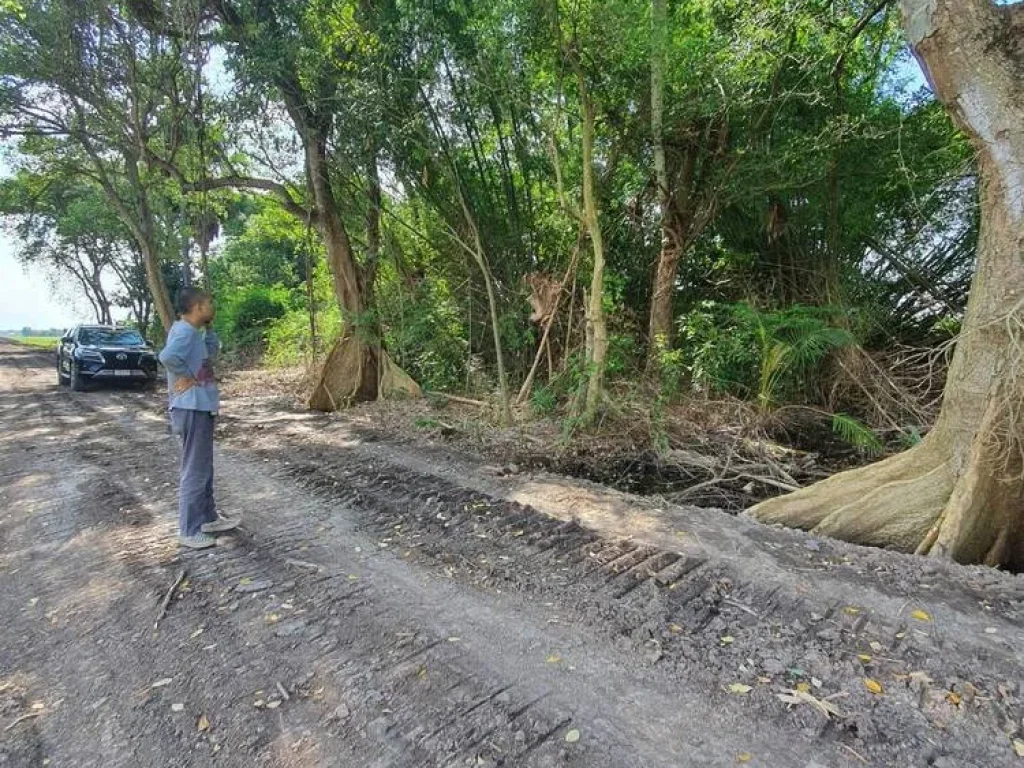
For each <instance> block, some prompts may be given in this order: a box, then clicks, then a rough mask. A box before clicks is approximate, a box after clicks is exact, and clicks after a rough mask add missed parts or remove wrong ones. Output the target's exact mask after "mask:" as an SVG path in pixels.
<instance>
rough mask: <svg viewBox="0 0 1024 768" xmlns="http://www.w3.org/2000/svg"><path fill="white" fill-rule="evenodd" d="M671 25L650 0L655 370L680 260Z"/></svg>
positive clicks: (667, 339)
mask: <svg viewBox="0 0 1024 768" xmlns="http://www.w3.org/2000/svg"><path fill="white" fill-rule="evenodd" d="M667 25H668V11H667V3H666V0H651V137H652V142H653V146H654V181H655V183H656V184H657V185H658V205H659V206H660V207H661V252H660V254H659V255H658V266H657V269H656V271H655V275H654V290H653V292H652V293H651V319H650V329H649V333H648V344H649V347H648V351H647V364H648V365H647V367H648V370H649V371H652V370H656V369H657V367H658V360H659V359H660V356H661V352H662V351H663V350H665V349H667V348H668V346H669V344H670V343H671V337H672V298H673V295H674V293H675V282H676V269H677V267H678V264H679V256H680V253H679V238H678V234H677V233H676V232H674V231H673V228H672V210H673V202H672V192H671V190H670V188H669V181H668V169H667V168H666V165H665V143H664V126H663V119H664V114H665V110H664V98H665V33H666V27H667Z"/></svg>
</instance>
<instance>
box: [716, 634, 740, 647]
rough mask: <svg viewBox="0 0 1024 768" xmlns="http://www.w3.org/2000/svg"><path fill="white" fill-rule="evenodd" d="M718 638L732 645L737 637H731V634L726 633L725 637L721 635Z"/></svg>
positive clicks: (723, 642) (723, 643)
mask: <svg viewBox="0 0 1024 768" xmlns="http://www.w3.org/2000/svg"><path fill="white" fill-rule="evenodd" d="M718 639H719V640H721V642H722V645H732V643H733V642H734V641H735V639H736V638H734V637H731V636H730V635H725V636H724V637H720V638H718Z"/></svg>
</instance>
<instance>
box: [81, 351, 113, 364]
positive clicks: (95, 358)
mask: <svg viewBox="0 0 1024 768" xmlns="http://www.w3.org/2000/svg"><path fill="white" fill-rule="evenodd" d="M75 357H77V358H78V359H79V360H82V361H84V362H89V363H103V362H106V361H105V360H104V359H103V355H102V354H101V353H100V352H97V351H96V350H95V349H78V350H75Z"/></svg>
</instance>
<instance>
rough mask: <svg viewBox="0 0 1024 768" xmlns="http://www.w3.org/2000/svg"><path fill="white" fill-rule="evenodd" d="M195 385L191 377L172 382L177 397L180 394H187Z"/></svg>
mask: <svg viewBox="0 0 1024 768" xmlns="http://www.w3.org/2000/svg"><path fill="white" fill-rule="evenodd" d="M195 385H196V380H195V379H193V378H192V377H191V376H182V377H181V378H180V379H178V380H177V381H175V382H174V391H175V392H177V393H178V394H179V395H180V394H181V393H182V392H188V391H189V390H190V389H192V387H194V386H195Z"/></svg>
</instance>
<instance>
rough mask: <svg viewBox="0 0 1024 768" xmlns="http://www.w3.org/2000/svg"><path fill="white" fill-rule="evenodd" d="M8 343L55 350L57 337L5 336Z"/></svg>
mask: <svg viewBox="0 0 1024 768" xmlns="http://www.w3.org/2000/svg"><path fill="white" fill-rule="evenodd" d="M5 338H7V340H8V341H13V342H14V343H15V344H24V345H25V346H28V347H36V348H38V349H56V348H57V337H56V336H7V337H5Z"/></svg>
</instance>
